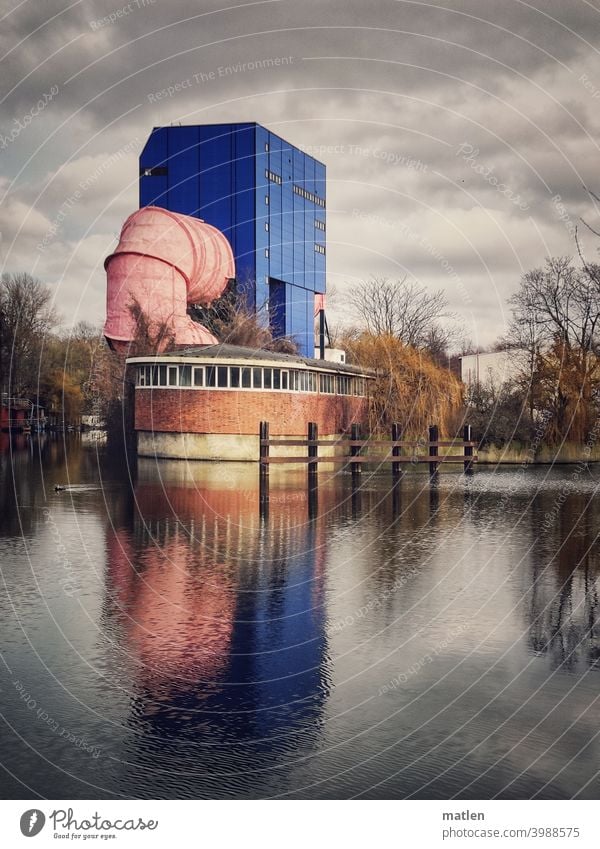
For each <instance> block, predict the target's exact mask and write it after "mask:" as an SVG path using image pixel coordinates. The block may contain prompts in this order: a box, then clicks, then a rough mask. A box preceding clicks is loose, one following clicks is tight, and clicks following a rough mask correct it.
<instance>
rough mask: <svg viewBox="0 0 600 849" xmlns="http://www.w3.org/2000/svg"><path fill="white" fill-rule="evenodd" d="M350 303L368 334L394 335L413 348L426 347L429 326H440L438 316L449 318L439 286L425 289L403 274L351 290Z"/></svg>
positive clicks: (372, 280)
mask: <svg viewBox="0 0 600 849" xmlns="http://www.w3.org/2000/svg"><path fill="white" fill-rule="evenodd" d="M350 303H351V304H352V306H353V307H354V309H355V311H356V312H357V313H358V315H359V316H360V319H361V320H362V322H363V323H364V325H365V327H366V329H367V330H368V332H369V333H372V334H374V335H376V336H379V335H389V336H395V337H396V338H397V339H400V341H401V342H403V343H404V344H405V345H412V346H413V347H414V348H426V347H427V342H428V339H430V338H432V336H431V335H432V328H433V327H439V321H440V319H442V318H451V317H452V315H451V313H449V312H448V308H447V303H446V298H445V295H444V293H443V291H442V290H441V289H439V290H438V291H437V292H428V291H427V289H426V288H425V287H424V286H421V285H420V284H419V283H417V282H416V281H408V280H407V278H406V277H404V278H402V280H389V279H387V278H386V277H374V278H372V279H371V280H369V281H367V282H366V283H363V284H361V285H360V286H355V287H354V288H353V289H352V290H351V292H350ZM438 333H439V332H438ZM438 342H439V335H438V336H437V337H436V344H437V343H438Z"/></svg>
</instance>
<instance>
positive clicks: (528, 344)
mask: <svg viewBox="0 0 600 849" xmlns="http://www.w3.org/2000/svg"><path fill="white" fill-rule="evenodd" d="M509 303H510V304H511V306H512V310H513V320H512V322H511V327H510V331H509V339H511V341H512V342H513V343H514V344H515V345H518V346H519V347H522V348H524V349H525V350H526V351H527V352H528V355H529V356H528V366H529V374H528V375H527V379H528V392H529V407H530V413H531V414H532V415H533V409H534V407H536V408H537V407H544V408H552V410H553V415H554V416H555V426H556V428H557V433H556V436H557V437H558V436H566V435H567V432H568V431H569V430H570V431H571V435H576V436H577V438H583V435H584V434H585V433H586V432H587V431H588V430H589V427H590V423H591V421H592V419H593V417H594V416H595V413H596V411H595V400H594V399H595V397H596V396H597V392H598V388H599V386H600V365H599V358H598V345H599V341H600V338H599V330H600V286H599V285H598V279H597V272H596V271H595V267H594V266H586V265H584V267H583V268H576V267H575V266H574V265H573V264H572V261H571V259H570V258H569V257H553V258H550V259H548V260H546V264H545V266H544V268H536V269H534V270H533V271H529V272H527V274H525V275H524V276H523V278H522V280H521V285H520V288H519V290H518V292H517V293H516V294H515V295H514V296H513V297H512V298H511V299H510V302H509Z"/></svg>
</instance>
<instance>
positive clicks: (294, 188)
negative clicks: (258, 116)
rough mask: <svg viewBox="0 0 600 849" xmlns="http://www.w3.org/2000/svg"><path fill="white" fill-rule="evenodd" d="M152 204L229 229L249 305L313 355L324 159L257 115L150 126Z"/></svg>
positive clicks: (148, 194) (143, 185)
mask: <svg viewBox="0 0 600 849" xmlns="http://www.w3.org/2000/svg"><path fill="white" fill-rule="evenodd" d="M149 205H154V206H162V207H164V208H165V209H169V210H171V211H173V212H182V213H185V214H186V215H195V216H196V217H198V218H201V219H203V220H204V221H207V222H208V223H209V224H212V225H213V226H215V227H217V228H218V229H219V230H221V231H222V232H223V233H225V235H226V236H227V237H228V239H229V241H230V243H231V246H232V248H233V253H234V256H235V261H236V274H237V285H238V291H239V292H242V293H243V294H244V296H245V298H246V300H247V303H248V305H249V306H251V307H252V308H253V309H255V310H256V311H257V312H258V314H259V315H264V316H265V321H266V320H268V321H269V322H270V325H271V328H272V330H273V332H274V335H275V336H290V337H292V338H293V339H294V341H295V342H296V343H297V344H298V346H299V349H300V352H301V353H302V354H303V355H304V356H310V357H312V356H313V355H314V303H315V294H319V293H324V292H325V166H324V165H323V164H322V163H321V162H318V161H317V160H316V159H313V157H312V156H308V155H307V154H305V153H303V152H302V151H301V150H299V149H298V148H296V147H294V146H293V145H291V144H290V143H289V142H287V141H285V140H284V139H282V138H281V137H280V136H278V135H276V134H275V133H272V132H270V131H269V130H267V129H266V128H265V127H262V126H261V125H260V124H256V123H239V124H209V125H200V126H188V127H182V126H176V127H172V126H170V127H156V128H155V129H154V130H153V131H152V133H151V135H150V137H149V139H148V141H147V142H146V145H145V147H144V149H143V151H142V154H141V156H140V206H149ZM267 316H268V319H267Z"/></svg>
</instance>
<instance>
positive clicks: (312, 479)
mask: <svg viewBox="0 0 600 849" xmlns="http://www.w3.org/2000/svg"><path fill="white" fill-rule="evenodd" d="M307 445H308V518H309V519H316V517H317V514H318V512H319V476H318V471H319V463H318V459H317V458H318V452H319V427H318V425H317V423H316V422H309V423H308V440H307Z"/></svg>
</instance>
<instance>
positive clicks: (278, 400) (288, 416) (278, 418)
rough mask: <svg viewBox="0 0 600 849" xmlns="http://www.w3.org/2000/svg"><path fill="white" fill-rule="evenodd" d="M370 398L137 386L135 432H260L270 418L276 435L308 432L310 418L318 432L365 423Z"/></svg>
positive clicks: (335, 431) (332, 430) (298, 434)
mask: <svg viewBox="0 0 600 849" xmlns="http://www.w3.org/2000/svg"><path fill="white" fill-rule="evenodd" d="M366 411H367V399H366V398H355V397H350V396H348V397H346V396H337V395H316V394H303V393H299V392H252V391H244V392H235V391H232V390H228V391H219V390H211V389H136V392H135V427H136V430H146V431H156V432H167V433H240V434H253V435H255V434H258V429H259V423H260V422H261V421H267V422H269V424H270V433H271V435H273V436H288V435H293V436H305V435H306V427H307V423H308V422H309V421H312V422H316V423H317V425H318V427H319V436H326V435H329V434H336V433H341V432H343V431H346V430H349V428H350V425H351V424H352V422H360V423H363V422H364V420H365V418H366Z"/></svg>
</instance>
